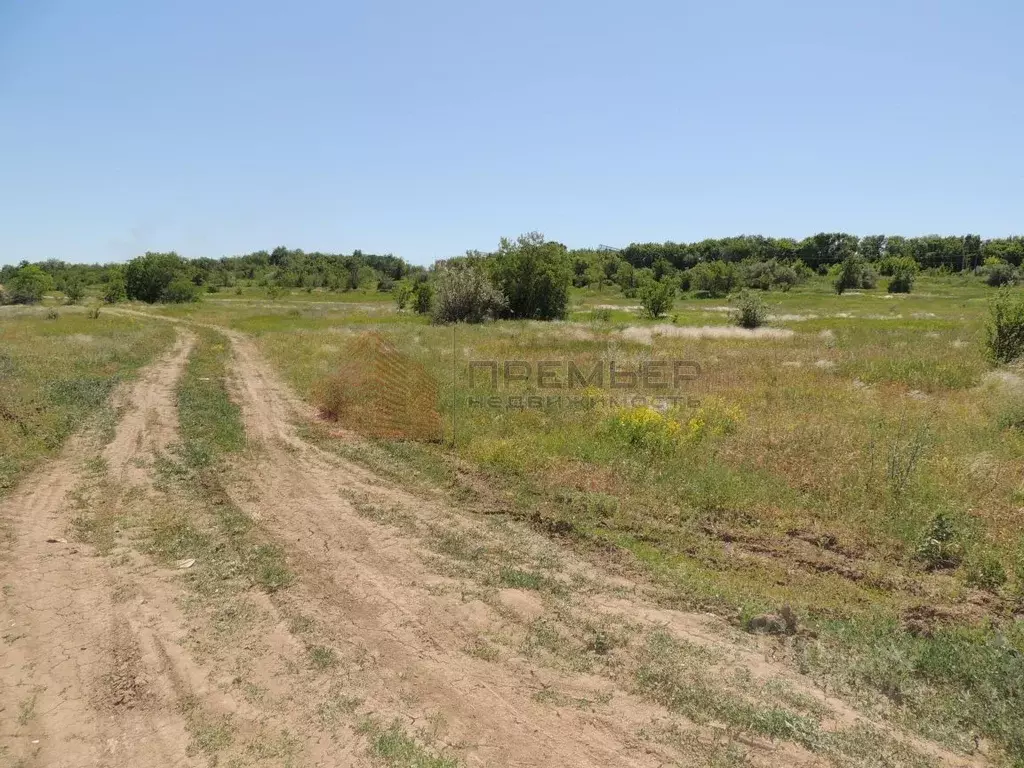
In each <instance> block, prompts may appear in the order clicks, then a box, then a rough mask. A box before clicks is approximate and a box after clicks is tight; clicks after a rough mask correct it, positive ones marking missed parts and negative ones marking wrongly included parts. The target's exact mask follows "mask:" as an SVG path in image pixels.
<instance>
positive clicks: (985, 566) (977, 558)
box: [967, 552, 1007, 592]
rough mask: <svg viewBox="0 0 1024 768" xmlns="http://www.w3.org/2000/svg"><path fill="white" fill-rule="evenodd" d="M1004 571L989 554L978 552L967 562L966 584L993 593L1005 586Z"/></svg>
mask: <svg viewBox="0 0 1024 768" xmlns="http://www.w3.org/2000/svg"><path fill="white" fill-rule="evenodd" d="M1006 581H1007V576H1006V569H1005V568H1004V567H1003V564H1002V562H1001V561H1000V560H999V558H998V557H996V556H995V555H994V554H992V553H991V552H978V553H975V554H973V555H972V556H971V558H970V560H969V561H968V562H967V583H968V584H970V585H971V586H972V587H979V588H980V589H987V590H988V591H989V592H995V591H996V590H997V589H999V588H1000V587H1001V586H1003V585H1004V584H1006Z"/></svg>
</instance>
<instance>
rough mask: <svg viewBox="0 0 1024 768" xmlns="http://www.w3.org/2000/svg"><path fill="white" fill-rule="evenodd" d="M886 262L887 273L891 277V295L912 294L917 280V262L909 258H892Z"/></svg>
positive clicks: (889, 289) (889, 287)
mask: <svg viewBox="0 0 1024 768" xmlns="http://www.w3.org/2000/svg"><path fill="white" fill-rule="evenodd" d="M885 262H886V271H888V273H889V275H890V279H889V286H888V289H887V290H888V291H889V293H910V291H911V290H912V289H913V287H914V280H915V279H916V278H917V272H918V266H917V262H916V261H914V259H912V258H911V257H909V256H900V257H892V256H890V257H889V258H887V259H885ZM883 274H884V273H883Z"/></svg>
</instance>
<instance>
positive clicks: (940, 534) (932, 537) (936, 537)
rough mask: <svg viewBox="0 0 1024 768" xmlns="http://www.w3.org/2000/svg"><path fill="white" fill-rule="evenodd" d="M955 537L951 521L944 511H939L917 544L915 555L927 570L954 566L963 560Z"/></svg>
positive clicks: (954, 528)
mask: <svg viewBox="0 0 1024 768" xmlns="http://www.w3.org/2000/svg"><path fill="white" fill-rule="evenodd" d="M957 538H958V536H957V532H956V527H955V526H954V524H953V521H952V520H951V519H950V518H949V516H948V515H947V514H946V513H944V512H939V513H938V514H937V515H935V517H934V518H932V521H931V523H930V524H929V525H928V530H926V531H925V533H924V536H923V537H922V538H921V542H920V544H918V545H917V552H916V557H917V559H918V560H920V561H921V562H922V563H924V567H925V568H926V569H927V570H929V571H935V570H939V569H942V568H956V567H957V566H958V565H960V563H961V561H962V560H963V547H962V546H961V545H960V543H959V542H958V541H957Z"/></svg>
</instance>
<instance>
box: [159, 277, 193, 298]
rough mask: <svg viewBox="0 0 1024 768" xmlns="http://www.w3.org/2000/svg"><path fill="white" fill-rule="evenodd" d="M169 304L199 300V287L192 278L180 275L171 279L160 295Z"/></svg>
mask: <svg viewBox="0 0 1024 768" xmlns="http://www.w3.org/2000/svg"><path fill="white" fill-rule="evenodd" d="M160 300H161V301H165V302H167V303H168V304H188V303H189V302H192V301H199V288H198V287H197V286H196V285H195V283H193V282H192V281H191V280H186V279H185V278H184V277H179V278H176V279H174V280H172V281H171V284H170V285H168V286H167V288H165V289H164V292H163V294H161V296H160Z"/></svg>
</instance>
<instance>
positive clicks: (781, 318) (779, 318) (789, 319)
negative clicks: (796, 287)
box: [768, 312, 820, 323]
mask: <svg viewBox="0 0 1024 768" xmlns="http://www.w3.org/2000/svg"><path fill="white" fill-rule="evenodd" d="M819 317H820V315H816V314H814V313H813V312H811V313H808V314H806V315H792V314H785V315H768V319H769V320H772V321H774V322H777V323H798V322H800V321H801V320H817V319H818V318H819Z"/></svg>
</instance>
